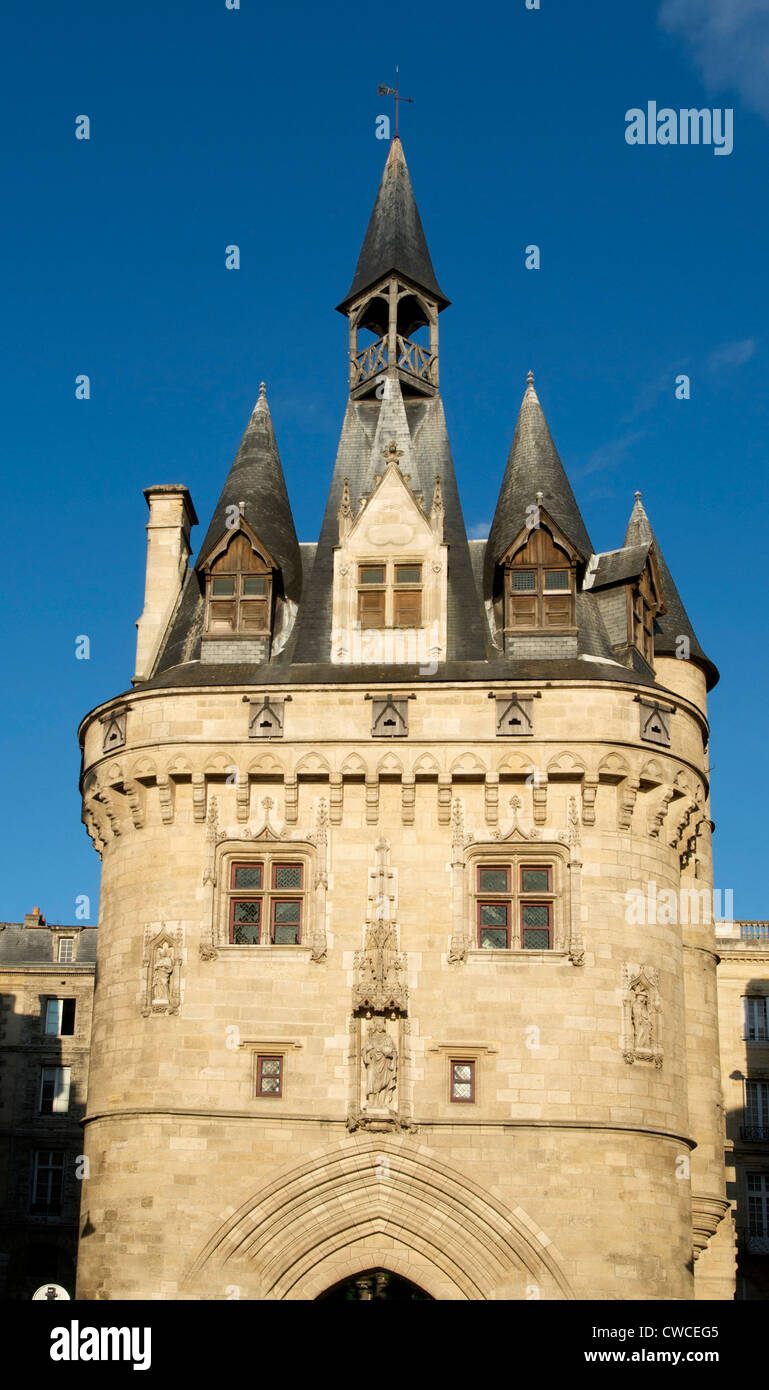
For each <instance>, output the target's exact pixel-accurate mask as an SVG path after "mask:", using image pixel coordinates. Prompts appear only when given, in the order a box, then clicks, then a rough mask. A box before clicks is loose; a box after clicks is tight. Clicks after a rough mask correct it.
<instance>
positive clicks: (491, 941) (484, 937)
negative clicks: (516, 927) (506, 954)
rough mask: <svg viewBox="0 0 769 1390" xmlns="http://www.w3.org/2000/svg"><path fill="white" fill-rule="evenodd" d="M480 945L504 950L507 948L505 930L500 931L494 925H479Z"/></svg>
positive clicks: (495, 949)
mask: <svg viewBox="0 0 769 1390" xmlns="http://www.w3.org/2000/svg"><path fill="white" fill-rule="evenodd" d="M481 946H483V947H485V948H487V949H491V950H494V951H500V950H501V951H504V950H505V949H506V948H507V931H506V930H505V931H500V930H498V929H497V928H495V927H481Z"/></svg>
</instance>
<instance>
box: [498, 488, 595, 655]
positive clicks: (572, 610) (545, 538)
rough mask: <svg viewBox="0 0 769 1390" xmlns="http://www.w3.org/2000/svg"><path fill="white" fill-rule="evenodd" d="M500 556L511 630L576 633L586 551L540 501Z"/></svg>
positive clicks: (508, 629)
mask: <svg viewBox="0 0 769 1390" xmlns="http://www.w3.org/2000/svg"><path fill="white" fill-rule="evenodd" d="M530 515H531V518H532V520H533V522H534V524H533V525H531V526H529V525H527V526H525V527H523V529H522V530H521V531H520V532H519V533H518V535H517V536H516V537H515V539H514V540H513V541H512V542H511V544H510V545H509V546H508V548H507V550H506V551H505V552H504V554H503V555H502V556H501V557H500V559H499V562H498V563H499V566H500V568H501V571H502V576H503V592H504V615H503V621H504V630H505V632H506V633H535V632H537V633H539V632H557V633H559V634H564V633H574V632H576V626H577V609H576V599H577V584H578V578H579V569H580V567H582V566H584V563H585V557H584V556H583V555H582V554H581V552H580V551H579V550H578V549H577V547H576V546H575V545H573V544H572V542H571V541H570V540H569V538H568V536H566V535H565V534H564V532H563V531H562V530H561V528H560V527H559V526H558V523H557V522H556V521H554V520H553V518H552V517H551V516H550V515H549V513H548V512H547V511H546V510H545V508H544V507H542V506H541V505H540V506H538V507H537V508H536V509H533V510H532V512H531V513H530Z"/></svg>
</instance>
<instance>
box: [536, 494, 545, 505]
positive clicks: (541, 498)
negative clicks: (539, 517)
mask: <svg viewBox="0 0 769 1390" xmlns="http://www.w3.org/2000/svg"><path fill="white" fill-rule="evenodd" d="M544 500H545V494H544V493H543V492H538V493H537V506H538V507H541V506H542V503H543V502H544Z"/></svg>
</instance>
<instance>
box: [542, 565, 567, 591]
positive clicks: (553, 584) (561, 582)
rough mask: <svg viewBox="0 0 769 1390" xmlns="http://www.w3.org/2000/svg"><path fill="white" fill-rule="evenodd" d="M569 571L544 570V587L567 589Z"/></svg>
mask: <svg viewBox="0 0 769 1390" xmlns="http://www.w3.org/2000/svg"><path fill="white" fill-rule="evenodd" d="M568 587H569V571H568V570H547V571H546V572H545V589H546V590H547V589H568Z"/></svg>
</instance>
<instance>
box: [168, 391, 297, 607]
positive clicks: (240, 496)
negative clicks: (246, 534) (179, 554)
mask: <svg viewBox="0 0 769 1390" xmlns="http://www.w3.org/2000/svg"><path fill="white" fill-rule="evenodd" d="M241 503H242V504H243V506H242V508H241V510H242V514H243V516H244V517H245V519H246V521H247V522H248V524H249V526H250V527H251V529H252V531H254V532H255V533H256V535H257V536H258V537H259V539H260V541H263V543H264V544H265V546H266V547H267V549H268V550H269V552H270V554H271V556H272V558H273V560H274V561H275V563H276V564H277V565H279V566H280V570H281V573H282V576H283V589H284V592H285V594H286V597H287V598H290V599H293V600H294V602H298V600H299V594H300V592H301V587H302V566H301V560H300V557H299V542H298V540H297V537H296V530H295V528H294V518H293V516H292V514H291V505H290V503H289V500H288V492H287V491H286V481H285V478H284V476H283V468H282V466H281V462H280V455H279V453H278V445H277V443H276V440H275V431H274V429H273V426H272V417H271V415H270V407H269V405H268V404H267V393H266V389H265V385H264V382H262V384H261V386H260V387H259V397H258V400H257V402H256V405H255V406H254V409H253V411H252V413H251V418H250V420H249V422H248V425H247V426H246V432H245V434H244V435H243V438H242V440H241V443H240V448H239V449H238V452H237V454H236V455H235V461H234V463H233V465H232V468H231V469H230V471H229V474H228V475H227V480H226V482H225V484H224V487H223V488H222V493H221V496H220V498H219V501H218V502H217V504H216V509H215V511H214V514H213V516H212V518H211V524H210V526H209V528H208V530H207V532H206V537H205V540H204V541H203V544H202V545H201V547H200V550H199V551H198V556H197V560H196V562H195V568H196V569H198V568H199V567H200V565H201V564H203V563H204V561H205V560H206V559H207V558H208V555H209V553H210V552H211V550H213V548H214V546H215V545H216V544H217V542H218V541H219V540H221V538H222V536H223V535H224V533H225V531H226V530H227V520H228V508H231V507H233V506H235V507H240V505H241ZM232 515H233V513H232V512H229V516H230V517H231V516H232Z"/></svg>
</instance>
